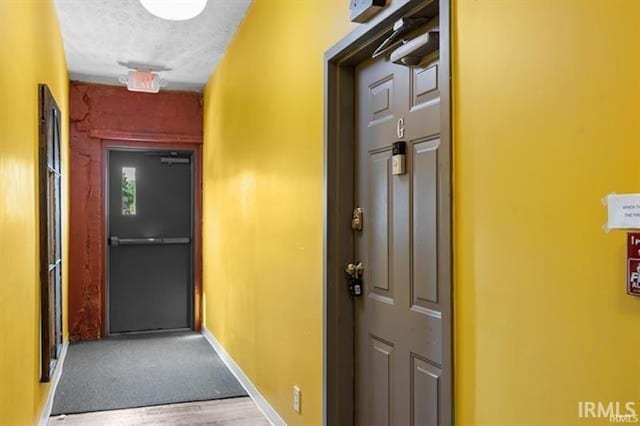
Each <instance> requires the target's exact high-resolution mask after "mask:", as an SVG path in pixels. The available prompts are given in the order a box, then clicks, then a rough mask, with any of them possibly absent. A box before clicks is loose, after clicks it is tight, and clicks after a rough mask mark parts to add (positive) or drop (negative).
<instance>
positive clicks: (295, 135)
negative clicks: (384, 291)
mask: <svg viewBox="0 0 640 426" xmlns="http://www.w3.org/2000/svg"><path fill="white" fill-rule="evenodd" d="M350 28H351V26H350V24H349V23H348V2H346V1H344V0H329V1H306V0H305V1H300V0H254V4H253V5H252V7H251V9H250V11H249V13H248V16H247V17H246V19H245V21H244V23H243V24H242V25H241V27H240V28H239V31H238V33H237V35H236V37H235V40H234V41H233V43H232V44H231V46H230V47H229V49H228V51H227V53H226V55H225V57H224V59H223V60H222V63H221V64H220V65H219V67H218V69H217V71H216V72H215V75H214V76H213V77H212V78H211V80H210V81H209V84H208V85H207V89H206V93H205V106H204V108H205V130H204V133H205V150H204V151H205V152H204V222H205V223H204V287H205V288H204V290H205V303H206V308H205V314H206V321H205V323H206V326H207V327H208V328H209V329H210V330H211V331H212V332H213V334H214V335H215V336H216V338H217V339H218V340H220V341H221V342H222V344H223V345H224V346H225V348H226V350H227V351H228V352H229V353H230V354H231V355H232V356H233V357H234V359H235V360H236V362H238V364H239V365H240V366H241V367H242V369H243V370H244V371H245V372H246V373H247V374H248V375H249V377H250V378H251V380H252V381H253V382H254V383H255V384H256V385H257V387H258V388H259V389H260V391H261V392H262V393H263V394H264V395H265V396H266V397H267V399H268V400H269V402H270V403H271V404H272V405H273V406H274V408H275V409H276V410H277V411H278V412H279V413H280V415H281V416H282V417H284V418H285V420H286V421H287V422H288V423H289V424H290V425H294V426H295V425H304V426H311V425H316V424H319V423H320V419H321V404H322V398H321V385H322V176H323V165H322V164H323V163H322V161H323V159H322V150H323V78H324V76H323V54H324V52H325V51H326V50H327V49H328V48H329V47H331V46H332V45H333V44H335V43H336V42H337V41H338V40H339V39H340V38H342V36H343V35H345V34H346V33H347V32H348V30H349V29H350ZM294 385H298V386H299V387H300V388H301V390H302V415H298V414H297V413H295V412H294V411H293V409H292V388H293V386H294Z"/></svg>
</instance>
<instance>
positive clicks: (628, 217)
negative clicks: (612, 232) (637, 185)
mask: <svg viewBox="0 0 640 426" xmlns="http://www.w3.org/2000/svg"><path fill="white" fill-rule="evenodd" d="M606 203H607V211H608V214H609V219H608V220H607V227H608V228H609V229H640V194H610V195H607V197H606Z"/></svg>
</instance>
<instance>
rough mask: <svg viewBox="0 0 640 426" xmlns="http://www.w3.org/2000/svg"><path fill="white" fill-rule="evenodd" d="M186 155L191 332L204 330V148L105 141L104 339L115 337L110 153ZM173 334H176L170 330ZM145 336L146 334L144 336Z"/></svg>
mask: <svg viewBox="0 0 640 426" xmlns="http://www.w3.org/2000/svg"><path fill="white" fill-rule="evenodd" d="M168 150H171V151H182V152H190V153H191V156H192V164H191V165H192V168H191V175H192V179H191V191H192V199H191V202H192V217H191V225H192V230H191V232H192V234H193V248H192V260H191V284H190V298H191V318H190V325H189V328H190V329H192V330H194V331H200V329H201V326H202V145H200V144H195V143H180V142H172V141H169V140H156V141H150V140H146V141H141V140H129V139H115V138H114V139H103V140H102V158H103V162H102V164H103V167H102V191H103V192H102V193H103V202H102V206H103V215H104V216H103V217H104V229H103V238H104V240H103V241H105V243H104V252H103V262H104V268H103V271H104V272H103V274H104V276H103V282H104V286H103V295H102V301H103V306H102V312H103V318H102V325H103V336H109V335H111V332H110V330H109V327H110V323H109V244H108V238H109V153H110V152H111V151H134V152H150V151H168ZM168 331H172V330H168ZM141 333H144V332H141Z"/></svg>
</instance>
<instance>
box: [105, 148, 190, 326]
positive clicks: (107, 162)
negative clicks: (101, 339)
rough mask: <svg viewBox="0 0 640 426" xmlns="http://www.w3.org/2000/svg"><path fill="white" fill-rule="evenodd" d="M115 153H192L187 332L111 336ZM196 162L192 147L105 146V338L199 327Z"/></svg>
mask: <svg viewBox="0 0 640 426" xmlns="http://www.w3.org/2000/svg"><path fill="white" fill-rule="evenodd" d="M112 151H121V152H122V151H124V152H138V153H139V152H154V151H159V152H162V151H178V152H185V153H187V152H188V153H189V154H190V156H191V161H190V164H189V167H190V171H191V179H190V184H191V185H190V186H191V218H190V219H191V226H190V228H191V262H190V265H189V289H188V292H189V309H190V310H189V325H188V327H187V328H180V329H167V330H149V331H135V332H127V333H111V318H110V314H109V306H110V303H111V301H110V300H109V287H110V281H109V272H110V263H109V261H110V259H109V252H110V246H109V243H108V241H109V236H110V233H109V226H110V215H109V177H110V176H109V166H110V162H111V155H110V154H111V152H112ZM196 161H197V150H196V149H194V148H189V147H185V146H183V147H180V146H166V147H158V146H155V147H144V146H127V145H125V144H122V145H118V144H114V145H110V144H107V145H106V146H105V155H104V171H103V172H104V179H103V180H104V184H103V190H104V206H103V208H104V240H103V241H104V242H105V243H104V244H105V250H104V256H105V257H104V334H105V336H114V335H119V334H143V333H162V332H171V331H180V330H192V329H193V328H194V324H195V315H196V309H197V307H196V295H195V291H196V286H195V268H196V238H197V236H196V225H195V224H196V208H197V206H196V192H195V187H196Z"/></svg>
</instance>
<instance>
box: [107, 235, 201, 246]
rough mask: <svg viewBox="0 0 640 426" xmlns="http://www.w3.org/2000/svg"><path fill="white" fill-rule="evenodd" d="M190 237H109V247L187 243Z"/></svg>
mask: <svg viewBox="0 0 640 426" xmlns="http://www.w3.org/2000/svg"><path fill="white" fill-rule="evenodd" d="M190 242H191V238H188V237H186V238H119V237H109V245H110V246H111V247H118V246H139V245H151V244H189V243H190Z"/></svg>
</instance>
